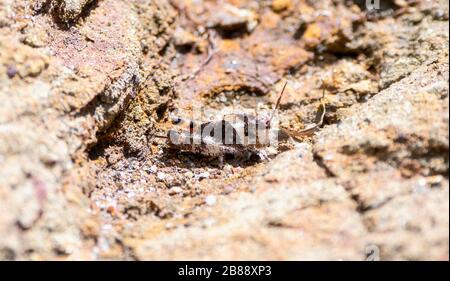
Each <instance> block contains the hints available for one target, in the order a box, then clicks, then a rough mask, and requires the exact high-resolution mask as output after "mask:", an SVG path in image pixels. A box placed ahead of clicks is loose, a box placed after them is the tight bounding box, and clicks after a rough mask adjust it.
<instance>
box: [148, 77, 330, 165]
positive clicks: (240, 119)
mask: <svg viewBox="0 0 450 281" xmlns="http://www.w3.org/2000/svg"><path fill="white" fill-rule="evenodd" d="M286 85H287V82H286V83H285V84H284V86H283V89H282V90H281V92H280V93H279V95H278V98H277V102H276V104H275V107H274V109H273V111H272V113H271V114H269V115H264V114H263V115H261V116H255V115H251V114H246V113H238V114H228V115H225V116H224V117H223V118H222V119H221V120H217V121H208V122H196V121H194V120H189V119H184V118H180V117H178V116H171V121H172V123H173V124H175V125H178V126H183V125H184V129H181V130H177V129H170V130H168V132H167V135H166V136H156V137H160V138H165V139H167V142H166V143H167V146H168V148H169V149H171V150H175V151H186V152H190V153H194V154H200V155H204V156H207V157H212V158H218V159H219V165H220V166H221V167H222V166H223V161H224V157H225V156H227V155H231V156H233V157H234V158H237V159H249V158H250V157H251V156H253V155H257V156H258V157H259V158H260V159H261V160H265V159H268V157H267V153H266V152H265V150H264V149H265V148H267V147H269V146H270V141H269V134H270V132H271V130H272V127H273V126H272V121H273V118H274V116H275V113H276V111H277V110H278V107H279V106H280V102H281V98H282V97H283V93H284V91H285V88H286ZM323 93H324V92H323ZM321 101H322V102H321V105H320V107H321V108H320V110H319V111H318V114H317V116H318V118H316V119H317V121H316V123H315V124H313V125H312V126H310V127H308V128H306V129H303V130H301V131H294V130H290V129H287V128H279V129H278V130H277V132H275V133H277V134H278V135H277V136H281V137H284V138H286V137H287V138H289V139H296V140H297V141H298V140H301V138H302V137H304V136H308V135H311V134H313V133H314V132H315V131H316V130H317V129H318V128H319V127H320V126H321V125H322V124H323V119H324V116H325V105H324V103H323V97H322V99H321Z"/></svg>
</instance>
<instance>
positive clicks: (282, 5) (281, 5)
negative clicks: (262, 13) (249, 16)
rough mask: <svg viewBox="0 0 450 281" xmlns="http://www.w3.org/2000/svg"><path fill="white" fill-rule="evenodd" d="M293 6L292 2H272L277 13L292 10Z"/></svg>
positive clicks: (281, 0)
mask: <svg viewBox="0 0 450 281" xmlns="http://www.w3.org/2000/svg"><path fill="white" fill-rule="evenodd" d="M291 6H292V1H291V0H273V1H272V9H273V10H274V11H275V12H281V11H284V10H287V9H290V8H291Z"/></svg>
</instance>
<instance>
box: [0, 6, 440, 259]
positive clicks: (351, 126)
mask: <svg viewBox="0 0 450 281" xmlns="http://www.w3.org/2000/svg"><path fill="white" fill-rule="evenodd" d="M382 2H383V3H384V4H383V5H382V6H381V7H380V9H379V10H374V11H373V10H372V11H369V10H367V9H366V7H365V1H331V0H324V1H304V0H283V1H280V0H274V1H245V0H242V1H241V0H233V1H182V0H171V1H169V0H167V1H166V0H164V1H151V0H133V1H122V0H119V1H113V0H70V1H69V0H67V1H66V0H33V1H11V0H0V100H1V101H2V102H1V103H0V213H1V214H2V215H1V216H0V237H2V239H1V240H0V260H53V259H58V260H80V259H82V260H104V259H113V260H167V259H169V260H178V259H184V260H192V259H200V260H210V259H213V260H225V259H233V260H317V259H318V260H342V259H343V260H365V259H375V260H378V259H381V260H448V255H449V253H448V246H449V244H448V243H449V181H448V171H449V159H448V155H449V148H448V147H449V107H448V102H449V97H448V82H449V70H448V68H449V65H448V59H449V44H448V42H449V41H448V39H449V28H448V1H382ZM212 11H220V13H217V14H216V13H214V12H212ZM286 81H288V85H287V87H286V91H285V95H284V96H283V99H282V101H281V104H280V108H279V112H278V113H279V116H278V117H279V121H280V126H283V127H285V128H288V129H290V130H300V129H303V128H305V127H307V126H308V125H310V124H311V123H313V122H314V120H315V118H316V112H317V109H318V107H319V104H320V103H321V102H325V105H326V109H327V111H326V114H325V118H324V124H323V126H322V127H321V128H320V129H319V130H318V131H317V132H316V133H315V134H314V135H312V136H308V137H304V138H303V139H302V140H301V141H291V140H283V141H281V142H280V143H279V145H278V150H276V151H271V152H270V153H269V158H270V159H269V160H264V161H260V160H258V159H253V158H251V159H247V160H246V159H234V158H233V157H227V158H226V159H225V165H224V166H223V167H220V166H219V163H218V161H217V159H212V158H209V157H204V156H202V155H194V154H191V153H187V152H181V151H178V152H177V151H171V150H168V149H167V146H166V144H165V139H163V138H160V137H158V136H160V135H163V134H165V132H166V131H167V130H168V129H169V128H171V127H173V126H174V125H173V124H172V123H171V121H170V115H171V113H172V112H177V114H179V115H181V116H186V117H188V118H192V117H195V118H196V119H201V120H207V119H209V118H218V117H220V116H221V115H223V114H226V113H229V112H233V111H239V112H250V113H251V112H254V111H255V110H261V109H262V110H264V109H271V108H272V107H273V106H274V104H275V102H276V98H277V95H278V93H279V91H280V90H281V88H282V87H283V85H284V82H286ZM323 94H324V98H323V99H322V95H323ZM200 111H201V114H200Z"/></svg>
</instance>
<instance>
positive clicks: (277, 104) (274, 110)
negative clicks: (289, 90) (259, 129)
mask: <svg viewBox="0 0 450 281" xmlns="http://www.w3.org/2000/svg"><path fill="white" fill-rule="evenodd" d="M286 85H287V82H286V83H284V86H283V89H282V90H281V92H280V95H278V99H277V103H276V104H275V108H274V109H273V111H272V115H271V116H270V119H269V123H270V122H271V121H272V118H273V116H275V112H276V111H277V109H278V106H280V102H281V97H282V96H283V93H284V89H286Z"/></svg>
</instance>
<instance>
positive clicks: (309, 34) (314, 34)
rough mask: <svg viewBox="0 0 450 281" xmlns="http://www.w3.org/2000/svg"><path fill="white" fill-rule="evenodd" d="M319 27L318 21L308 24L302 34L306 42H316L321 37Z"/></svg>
mask: <svg viewBox="0 0 450 281" xmlns="http://www.w3.org/2000/svg"><path fill="white" fill-rule="evenodd" d="M321 34H322V32H321V28H320V26H319V24H318V23H312V24H309V25H308V27H307V28H306V30H305V33H304V34H303V39H304V40H306V42H310V41H311V42H318V41H319V40H320V38H321Z"/></svg>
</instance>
